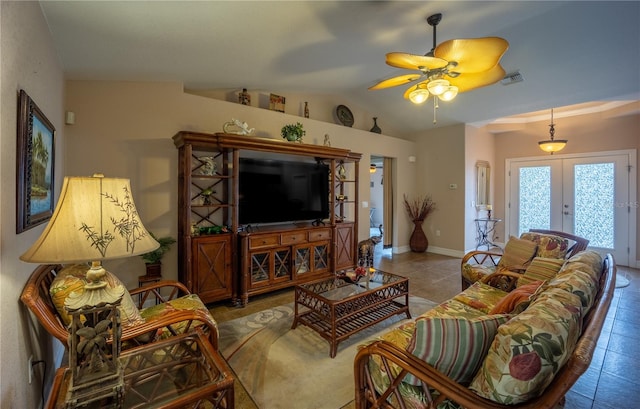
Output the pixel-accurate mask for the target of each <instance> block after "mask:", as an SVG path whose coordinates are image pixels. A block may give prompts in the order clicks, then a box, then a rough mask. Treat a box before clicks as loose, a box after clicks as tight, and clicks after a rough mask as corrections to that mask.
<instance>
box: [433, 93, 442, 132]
mask: <svg viewBox="0 0 640 409" xmlns="http://www.w3.org/2000/svg"><path fill="white" fill-rule="evenodd" d="M439 99H440V98H438V97H437V96H436V95H434V96H433V124H434V125H435V124H436V122H437V112H438V111H437V109H438V108H440V106H439V105H438V100H439Z"/></svg>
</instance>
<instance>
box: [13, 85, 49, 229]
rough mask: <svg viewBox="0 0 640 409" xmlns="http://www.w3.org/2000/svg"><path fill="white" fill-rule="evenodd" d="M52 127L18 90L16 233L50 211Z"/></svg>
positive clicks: (34, 104)
mask: <svg viewBox="0 0 640 409" xmlns="http://www.w3.org/2000/svg"><path fill="white" fill-rule="evenodd" d="M54 137H55V128H54V127H53V125H52V124H51V122H49V120H48V119H47V117H46V116H44V114H43V113H42V111H40V108H38V106H37V105H36V103H35V102H33V100H32V99H31V98H30V97H29V95H27V93H26V92H25V91H24V90H20V95H19V97H18V143H17V150H16V151H17V155H18V157H17V169H16V193H17V196H16V233H21V232H23V231H25V230H28V229H30V228H32V227H34V226H37V225H39V224H41V223H44V222H46V221H47V220H49V219H50V218H51V215H52V214H53V181H54V178H53V170H54V160H55V155H54V147H55V143H54Z"/></svg>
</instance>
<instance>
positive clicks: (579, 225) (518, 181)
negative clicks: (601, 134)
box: [507, 152, 635, 265]
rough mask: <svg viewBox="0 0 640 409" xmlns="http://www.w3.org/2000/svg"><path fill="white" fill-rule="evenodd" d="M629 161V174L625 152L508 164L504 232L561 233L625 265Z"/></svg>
mask: <svg viewBox="0 0 640 409" xmlns="http://www.w3.org/2000/svg"><path fill="white" fill-rule="evenodd" d="M632 161H633V163H634V166H633V169H634V170H635V155H634V154H632V153H630V152H617V153H616V152H612V153H610V154H598V155H597V156H595V155H565V156H557V157H554V158H549V157H544V158H528V159H523V160H518V159H512V160H508V161H507V166H508V172H509V173H508V175H509V179H508V180H509V182H508V195H507V197H508V198H509V203H508V204H507V212H508V218H507V223H508V231H509V234H510V235H513V236H519V235H520V234H521V233H522V232H525V231H528V230H529V229H534V228H537V229H551V230H560V231H564V232H566V233H571V234H575V235H577V236H580V237H585V238H588V239H589V248H590V249H593V250H596V251H598V252H600V253H602V254H604V253H611V254H613V256H614V258H615V259H616V263H617V264H621V265H629V261H630V244H631V243H630V240H632V239H630V227H629V226H630V214H631V213H630V207H631V203H632V198H631V197H630V195H631V189H630V170H631V168H632V166H631V162H632ZM634 179H635V178H634ZM634 196H635V195H634ZM633 200H635V197H634V198H633ZM634 226H635V223H634ZM634 237H635V235H634ZM633 244H634V246H635V243H633Z"/></svg>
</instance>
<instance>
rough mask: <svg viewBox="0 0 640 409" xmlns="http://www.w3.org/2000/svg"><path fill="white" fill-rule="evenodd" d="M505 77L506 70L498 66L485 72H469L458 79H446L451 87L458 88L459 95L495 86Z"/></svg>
mask: <svg viewBox="0 0 640 409" xmlns="http://www.w3.org/2000/svg"><path fill="white" fill-rule="evenodd" d="M504 76H505V71H504V68H502V66H501V65H500V64H496V65H495V66H494V67H493V68H491V69H489V70H488V71H483V72H469V73H466V74H460V75H459V76H458V77H456V78H450V77H448V76H447V77H445V78H446V79H447V80H448V81H449V83H451V85H455V86H456V87H458V93H460V92H466V91H470V90H472V89H476V88H480V87H486V86H487V85H491V84H495V83H496V82H498V81H500V80H501V79H503V78H504Z"/></svg>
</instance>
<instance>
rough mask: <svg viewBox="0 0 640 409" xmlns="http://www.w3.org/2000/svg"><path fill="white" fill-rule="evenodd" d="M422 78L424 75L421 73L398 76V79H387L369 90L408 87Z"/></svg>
mask: <svg viewBox="0 0 640 409" xmlns="http://www.w3.org/2000/svg"><path fill="white" fill-rule="evenodd" d="M420 77H422V74H419V73H416V74H405V75H398V76H397V77H393V78H387V79H386V80H382V81H380V82H379V83H377V84H376V85H373V86H371V87H369V89H370V90H375V89H383V88H390V87H397V86H398V85H406V84H408V83H410V82H411V81H415V80H417V79H418V78H420Z"/></svg>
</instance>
